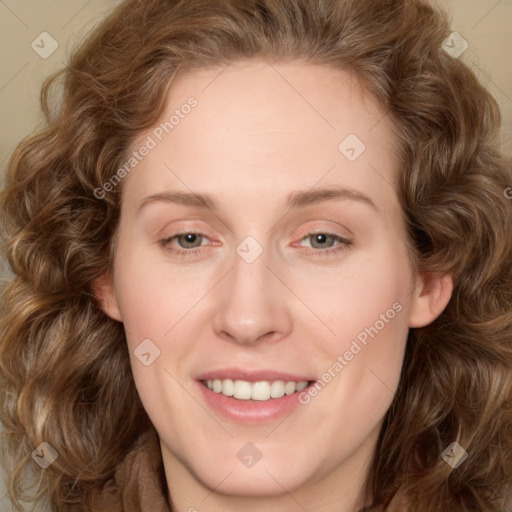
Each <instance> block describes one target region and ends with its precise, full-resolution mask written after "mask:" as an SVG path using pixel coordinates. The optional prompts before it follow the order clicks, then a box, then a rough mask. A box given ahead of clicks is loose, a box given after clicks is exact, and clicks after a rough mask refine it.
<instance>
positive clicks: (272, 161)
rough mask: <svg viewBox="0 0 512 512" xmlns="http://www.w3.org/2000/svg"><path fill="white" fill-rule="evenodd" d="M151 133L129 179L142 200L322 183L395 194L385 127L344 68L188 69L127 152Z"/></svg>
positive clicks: (254, 64)
mask: <svg viewBox="0 0 512 512" xmlns="http://www.w3.org/2000/svg"><path fill="white" fill-rule="evenodd" d="M191 98H193V101H194V102H195V106H194V107H193V108H189V107H186V108H185V107H184V106H186V105H189V104H190V100H191ZM148 136H149V137H151V138H152V139H154V141H155V147H154V149H152V150H151V151H150V152H149V154H148V155H147V156H146V157H145V158H144V159H143V161H141V163H140V164H138V166H137V167H138V168H137V169H136V172H133V173H132V175H131V176H130V177H129V180H130V181H134V182H136V186H134V187H133V189H134V190H135V191H136V192H137V193H139V194H142V193H147V194H149V193H155V190H154V189H155V187H158V186H159V185H161V186H163V185H164V182H165V184H166V185H170V184H171V183H172V184H173V185H178V186H179V187H180V188H183V185H186V187H187V188H193V189H202V190H204V191H206V192H210V191H211V192H215V191H216V190H229V189H230V188H231V189H232V188H233V187H235V186H238V187H239V190H247V189H248V185H251V187H252V189H253V190H256V189H257V187H259V186H272V185H273V186H274V187H275V190H276V191H277V190H279V189H280V188H283V186H285V184H290V185H291V184H292V183H297V184H300V185H303V186H308V185H309V186H310V187H311V186H313V185H314V184H315V183H316V182H319V181H321V180H324V182H323V183H322V185H324V184H327V182H328V181H330V182H332V181H333V180H334V181H336V182H338V183H339V182H340V180H341V181H342V182H343V184H345V185H347V186H350V187H354V188H361V187H363V188H365V189H367V190H370V189H373V190H374V193H376V194H380V195H384V196H385V195H386V193H387V194H390V193H391V194H393V193H394V190H393V186H392V182H393V181H394V174H395V173H396V157H395V137H394V135H393V126H392V122H391V120H390V118H389V116H387V115H386V113H385V112H384V111H383V110H382V109H381V108H380V106H379V105H378V103H377V101H376V100H375V99H374V98H373V96H372V95H370V94H368V93H367V92H365V90H364V89H363V88H362V87H361V84H360V83H359V81H358V80H357V79H356V78H355V76H354V75H353V74H351V73H349V72H347V71H342V70H335V69H331V68H328V67H325V66H320V65H312V64H305V63H301V62H288V63H270V62H265V61H241V62H236V63H231V64H229V65H227V66H223V67H214V68H204V69H194V70H188V71H186V72H183V73H181V74H180V75H179V76H178V77H177V79H176V80H175V82H174V83H173V84H172V87H171V89H170V93H169V96H168V98H167V105H166V108H165V111H164V113H163V114H162V116H161V118H160V119H159V121H158V122H157V123H156V124H155V127H154V128H152V129H151V130H148V131H147V132H145V133H143V134H141V136H140V137H139V138H138V140H137V141H136V142H135V143H134V144H132V149H136V148H137V147H138V145H140V144H142V141H143V140H145V139H146V138H147V137H148ZM169 168H170V169H171V170H172V171H173V172H172V173H171V172H170V169H169ZM180 176H181V177H182V178H183V180H182V183H180V180H179V177H180ZM324 177H325V179H324ZM184 180H185V181H186V183H184V182H183V181H184ZM157 182H160V183H159V184H157ZM251 187H249V188H251ZM383 187H387V188H390V190H389V191H383ZM208 188H210V189H211V190H207V189H208ZM381 192H384V194H382V193H381Z"/></svg>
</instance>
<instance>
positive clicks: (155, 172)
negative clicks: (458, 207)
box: [107, 61, 416, 510]
mask: <svg viewBox="0 0 512 512" xmlns="http://www.w3.org/2000/svg"><path fill="white" fill-rule="evenodd" d="M191 97H193V98H194V99H195V101H196V104H195V106H194V107H193V108H190V109H189V108H183V105H186V104H187V103H188V104H191V102H190V100H189V98H191ZM176 110H178V113H177V114H176V115H177V116H178V117H179V121H176V116H175V119H174V120H173V128H172V129H170V128H169V125H167V131H168V132H169V133H165V130H164V129H163V128H162V126H164V125H163V124H162V123H165V122H166V121H169V119H170V118H171V116H172V115H173V113H175V111H176ZM186 112H188V113H186ZM148 137H150V139H151V140H152V141H153V142H155V144H154V145H155V146H156V147H151V148H150V150H149V151H145V153H147V154H146V155H145V156H144V157H143V158H141V159H140V162H139V163H138V164H137V166H136V167H135V168H134V169H133V170H132V171H131V172H130V174H129V175H128V176H127V177H126V178H124V182H123V184H122V186H123V194H122V209H121V220H120V225H119V232H118V235H119V237H118V243H117V247H116V254H115V261H114V273H113V290H114V292H113V299H112V300H111V301H110V306H109V307H108V308H107V309H108V312H109V314H110V315H111V316H113V317H114V318H117V319H118V320H120V321H122V322H123V323H124V326H125V330H126V335H127V342H128V348H129V351H130V357H131V364H132V369H133V375H134V379H135V383H136V386H137V389H138V391H139V394H140V397H141V399H142V402H143V405H144V407H145V409H146V411H147V413H148V415H149V417H150V418H151V420H152V422H153V424H154V426H155V428H156V430H157V431H158V434H159V436H160V440H161V447H162V453H163V458H164V464H165V470H166V474H167V478H168V480H169V486H170V491H171V496H173V500H174V503H175V504H179V505H180V506H182V507H187V506H188V507H190V506H192V505H194V501H193V498H194V497H195V498H196V500H195V503H196V504H197V497H198V496H203V495H207V494H208V492H209V490H212V489H215V491H214V492H213V493H211V494H210V496H209V497H208V498H207V501H205V502H204V507H206V508H207V509H208V510H217V508H218V509H219V510H221V509H222V505H223V506H225V507H226V508H225V510H228V509H229V508H228V505H229V504H231V503H235V502H234V501H229V500H230V499H232V500H235V499H236V500H240V499H245V500H247V501H243V502H239V501H238V502H237V503H238V504H239V503H249V502H250V503H253V502H254V503H261V504H262V507H263V504H264V503H272V505H273V506H276V504H277V503H280V504H281V506H282V508H280V509H279V510H288V508H286V507H290V508H289V510H295V509H294V508H293V506H295V507H297V505H296V503H295V504H294V502H293V500H290V497H289V496H288V494H287V492H290V493H292V494H293V496H294V497H295V499H296V500H298V501H299V502H300V503H301V504H304V506H306V505H310V506H312V507H313V508H311V509H312V510H313V509H314V510H320V509H321V508H320V507H319V504H320V503H322V504H325V507H328V504H327V502H328V501H329V500H332V503H335V502H337V503H341V501H339V500H340V499H341V498H343V500H344V501H343V503H350V504H352V505H355V504H356V503H357V500H358V499H359V495H360V491H361V486H362V483H363V480H364V477H365V475H366V474H367V472H368V467H369V463H370V459H371V456H372V455H373V452H374V449H375V445H376V442H377V437H378V434H379V430H380V427H381V425H382V421H383V417H384V415H385V413H386V411H387V410H388V408H389V406H390V404H391V401H392V399H393V395H394V392H395V390H396V388H397V385H398V382H399V376H400V371H401V367H402V362H403V355H404V349H405V344H406V339H407V334H408V328H409V326H410V325H411V324H412V322H413V318H412V316H413V314H414V311H415V309H414V301H415V300H416V293H412V291H413V290H414V289H415V285H416V277H415V276H414V274H413V272H412V268H411V265H410V262H409V258H408V252H407V247H406V234H405V228H404V222H403V218H402V214H401V209H400V206H399V202H398V198H397V195H396V192H395V186H394V183H395V180H396V176H397V173H398V170H399V169H398V159H397V157H396V156H395V154H396V151H395V149H396V147H395V139H394V135H393V131H392V125H391V120H390V119H389V116H385V113H384V112H383V111H382V110H380V109H379V107H378V106H377V104H376V102H375V101H374V100H373V99H372V98H371V97H370V96H364V97H363V94H362V91H361V88H360V87H359V86H358V83H357V82H356V81H355V80H354V77H353V76H352V75H351V74H349V73H348V72H344V71H339V70H338V71H337V70H333V69H329V68H326V67H322V66H314V65H310V64H308V65H305V64H303V63H298V62H289V63H286V64H285V63H281V64H279V65H278V64H272V65H270V64H268V63H265V62H263V61H247V62H245V61H244V62H238V63H233V64H231V65H230V66H228V67H227V68H226V69H224V70H222V68H217V69H202V70H194V71H190V72H188V73H185V74H183V75H181V76H180V77H179V79H178V80H177V81H176V82H175V83H174V84H173V86H172V88H171V92H170V95H169V97H168V103H167V107H166V111H165V112H164V114H163V115H162V118H161V120H159V122H158V123H157V124H156V125H155V127H154V128H153V129H152V130H150V131H148V132H147V133H144V134H141V136H140V137H139V138H138V140H137V141H136V142H135V143H134V144H133V145H132V150H137V148H140V147H141V146H142V145H143V144H146V145H147V146H153V144H151V143H149V139H148ZM347 137H348V139H347ZM160 139H161V140H160ZM363 144H364V146H363ZM351 148H352V149H351ZM362 149H364V151H362V152H361V150H362ZM324 189H326V190H336V191H338V192H339V191H340V190H341V191H342V192H340V193H338V194H334V193H333V194H331V195H330V196H329V195H326V194H324V195H318V194H317V193H318V191H320V190H324ZM299 191H301V192H304V193H305V194H303V195H298V192H299ZM171 192H180V193H182V194H202V195H207V196H208V197H209V198H210V202H209V203H207V204H206V205H204V204H202V203H201V202H200V201H198V200H197V199H196V200H195V202H194V201H192V200H188V201H187V202H185V201H183V200H182V201H178V200H175V201H172V200H171V199H172V197H173V196H171V195H170V194H171ZM290 197H292V198H293V200H291V203H290V204H291V207H290V208H288V206H289V205H288V203H289V199H290ZM174 198H175V199H176V196H174ZM184 232H190V233H192V235H189V236H188V237H186V236H185V235H183V236H181V237H179V236H178V235H179V234H182V233H184ZM194 233H196V235H195V236H194V235H193V234H194ZM315 233H316V234H317V236H314V235H313V234H315ZM322 234H324V235H322ZM143 340H151V341H144V343H143V345H141V343H142V342H143ZM140 347H142V348H140ZM158 350H159V355H158V357H156V359H155V356H156V355H157V354H158ZM140 352H142V353H143V354H145V355H144V356H143V357H141V359H142V360H144V361H145V363H146V364H143V363H142V362H141V360H140V359H139V358H138V357H137V355H136V354H138V355H139V356H140V355H141V354H140ZM329 375H330V378H329ZM214 377H216V378H219V379H221V380H222V379H223V378H226V379H233V380H245V381H267V380H268V381H270V382H271V383H272V381H275V380H284V381H288V380H292V381H307V382H308V384H309V385H308V387H307V388H306V389H303V390H301V392H300V393H294V394H291V395H285V396H284V397H282V398H271V399H270V400H269V401H258V400H252V399H251V400H239V399H237V398H234V397H224V396H223V395H221V394H218V393H215V392H214V391H211V390H209V389H207V387H205V385H204V384H203V383H202V382H201V381H202V380H203V379H208V378H211V379H213V378H214ZM311 382H313V383H311ZM228 384H229V383H228ZM217 385H218V384H217ZM238 386H239V390H240V391H243V390H244V389H245V388H247V389H249V390H250V389H251V388H250V387H249V388H248V386H247V385H246V384H244V383H242V384H238ZM258 386H261V387H262V388H265V385H258ZM313 387H315V388H316V392H315V391H314V390H313ZM274 388H275V389H276V390H277V391H278V392H279V385H278V384H275V385H274ZM226 389H227V388H226ZM263 392H265V389H263ZM299 397H300V400H299ZM247 443H252V444H247ZM260 456H261V458H260V459H259V460H257V461H256V459H258V457H260ZM254 461H256V462H254ZM285 490H286V491H285ZM269 498H270V499H271V501H268V500H269ZM258 500H259V501H258ZM313 500H314V501H313ZM334 500H337V501H334ZM269 507H270V506H269ZM235 508H236V507H234V508H233V509H235ZM177 509H179V510H181V508H179V507H178V508H177ZM183 509H184V510H186V508H183ZM198 509H199V510H201V507H200V506H199V505H198ZM270 509H271V508H269V510H270ZM258 510H264V508H258ZM322 510H328V508H322ZM329 510H330V509H329ZM333 510H334V508H333ZM336 510H340V508H339V505H338V508H337V509H336ZM346 510H351V508H347V509H346Z"/></svg>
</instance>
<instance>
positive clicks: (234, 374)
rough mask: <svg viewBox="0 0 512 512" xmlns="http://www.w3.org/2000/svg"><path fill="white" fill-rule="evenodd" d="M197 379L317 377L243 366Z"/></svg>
mask: <svg viewBox="0 0 512 512" xmlns="http://www.w3.org/2000/svg"><path fill="white" fill-rule="evenodd" d="M196 378H197V380H214V379H220V380H222V379H231V380H245V381H247V382H259V381H264V380H267V381H274V380H284V381H285V382H289V381H294V382H302V381H308V382H309V381H313V380H316V378H315V377H311V376H307V375H297V374H292V373H287V372H281V371H276V370H247V369H245V370H244V369H241V368H223V369H219V370H211V371H208V372H204V373H201V374H200V375H198V376H197V377H196Z"/></svg>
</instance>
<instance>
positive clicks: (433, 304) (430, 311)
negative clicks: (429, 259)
mask: <svg viewBox="0 0 512 512" xmlns="http://www.w3.org/2000/svg"><path fill="white" fill-rule="evenodd" d="M452 291H453V280H452V276H451V275H450V274H443V275H437V274H431V273H428V272H425V273H423V274H422V275H421V276H419V277H418V284H417V287H416V289H415V290H414V292H413V300H412V304H411V312H410V315H409V327H424V326H425V325H428V324H430V323H432V322H433V321H434V320H435V319H436V318H437V317H438V316H439V315H440V314H441V313H442V312H443V311H444V309H445V307H446V305H447V304H448V302H449V301H450V298H451V296H452Z"/></svg>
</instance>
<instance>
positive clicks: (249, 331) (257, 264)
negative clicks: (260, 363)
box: [214, 236, 291, 344]
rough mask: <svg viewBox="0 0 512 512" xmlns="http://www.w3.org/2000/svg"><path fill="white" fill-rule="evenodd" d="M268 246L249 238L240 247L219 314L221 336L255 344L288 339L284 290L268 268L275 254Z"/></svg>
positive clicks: (288, 317) (287, 312) (224, 290)
mask: <svg viewBox="0 0 512 512" xmlns="http://www.w3.org/2000/svg"><path fill="white" fill-rule="evenodd" d="M264 244H266V243H265V242H264V243H260V242H259V241H257V240H256V237H254V236H248V237H246V238H245V239H243V240H242V242H240V243H239V244H238V246H237V247H236V250H235V254H234V255H233V259H232V271H231V272H230V273H229V275H228V276H227V280H226V282H225V283H224V285H223V287H222V293H221V296H220V297H219V306H218V308H217V310H216V313H215V319H214V329H215V331H216V334H217V335H218V336H221V337H223V338H225V339H230V340H234V341H237V342H238V343H244V344H253V343H256V342H258V341H260V340H263V339H268V338H279V337H280V336H286V335H287V333H288V331H289V329H290V328H291V321H290V316H289V311H288V309H287V307H286V301H285V300H284V299H283V290H280V289H279V287H280V283H279V282H276V281H277V280H276V278H275V276H274V275H273V273H272V272H271V271H270V270H269V268H268V266H269V265H270V256H271V254H270V251H269V250H267V249H266V247H265V246H264ZM281 286H282V285H281Z"/></svg>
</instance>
